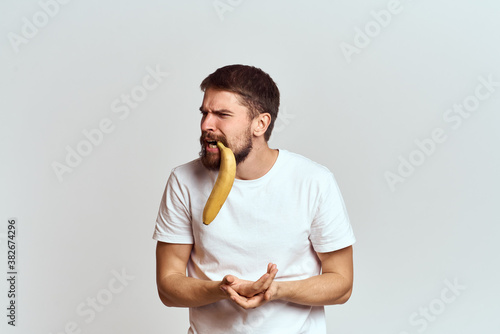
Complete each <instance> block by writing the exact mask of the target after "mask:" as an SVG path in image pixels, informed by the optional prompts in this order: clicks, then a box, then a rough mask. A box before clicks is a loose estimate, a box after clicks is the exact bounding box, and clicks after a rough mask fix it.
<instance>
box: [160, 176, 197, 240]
mask: <svg viewBox="0 0 500 334" xmlns="http://www.w3.org/2000/svg"><path fill="white" fill-rule="evenodd" d="M188 198H189V196H187V191H186V190H184V191H183V189H182V186H181V184H180V182H179V180H178V179H177V177H176V175H175V170H174V171H172V173H171V174H170V177H169V178H168V181H167V185H166V187H165V191H164V193H163V197H162V199H161V203H160V208H159V210H158V217H157V218H156V227H155V231H154V234H153V239H155V240H158V241H162V242H168V243H178V244H192V243H193V240H194V239H193V231H192V227H191V214H190V211H189V209H188V208H189V203H188Z"/></svg>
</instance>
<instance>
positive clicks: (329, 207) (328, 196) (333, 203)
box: [309, 172, 356, 253]
mask: <svg viewBox="0 0 500 334" xmlns="http://www.w3.org/2000/svg"><path fill="white" fill-rule="evenodd" d="M320 189H321V191H320V194H321V195H320V197H319V200H318V207H317V210H316V215H315V217H314V220H313V222H312V226H311V234H310V236H309V237H310V240H311V243H312V245H313V248H314V250H315V251H316V252H318V253H326V252H332V251H336V250H339V249H342V248H345V247H348V246H351V245H352V244H354V243H355V242H356V239H355V237H354V233H353V230H352V226H351V223H350V221H349V216H348V214H347V210H346V207H345V204H344V200H343V198H342V195H341V193H340V189H339V187H338V185H337V182H336V181H335V178H334V177H333V174H332V173H331V172H328V175H327V177H326V178H324V181H323V182H321V186H320Z"/></svg>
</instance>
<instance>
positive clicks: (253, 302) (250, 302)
mask: <svg viewBox="0 0 500 334" xmlns="http://www.w3.org/2000/svg"><path fill="white" fill-rule="evenodd" d="M277 273H278V269H277V267H276V265H275V264H273V263H269V264H268V265H267V273H265V274H264V275H262V276H261V277H260V278H259V279H258V280H257V281H255V282H252V281H246V280H242V279H239V278H238V277H236V276H233V275H226V276H225V277H224V279H223V280H222V282H221V286H220V288H221V289H222V290H223V291H225V292H226V294H227V295H228V297H229V298H230V299H231V300H232V301H234V302H235V303H236V304H238V305H239V306H241V307H243V308H245V309H249V308H256V307H258V306H261V305H263V304H265V303H267V302H268V301H270V300H272V297H273V295H274V294H275V293H276V289H277V285H276V284H275V283H274V278H275V277H276V274H277Z"/></svg>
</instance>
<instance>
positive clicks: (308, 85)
mask: <svg viewBox="0 0 500 334" xmlns="http://www.w3.org/2000/svg"><path fill="white" fill-rule="evenodd" d="M66 2H67V3H66ZM66 2H64V1H62V0H61V2H56V1H55V0H41V1H34V0H29V1H14V0H4V1H2V2H1V3H0V21H1V28H0V37H1V38H0V50H1V53H0V70H1V72H0V73H1V75H0V97H1V98H0V115H1V116H0V136H1V138H0V147H1V160H0V161H1V164H0V177H1V187H0V206H1V207H0V208H1V214H0V218H1V224H0V249H1V252H0V259H1V260H0V261H1V263H2V264H1V265H0V267H1V268H6V266H7V240H8V239H7V224H8V219H9V218H11V217H15V218H17V220H18V233H17V237H18V238H17V253H16V254H17V259H16V260H17V268H18V272H19V273H18V278H17V288H16V292H17V304H16V305H17V309H16V311H17V313H16V315H17V318H16V325H17V326H16V327H12V326H9V325H7V321H8V318H7V317H6V315H7V312H8V311H7V309H6V308H7V303H8V302H9V300H8V298H7V292H8V285H7V281H6V279H2V280H1V281H0V305H2V307H1V309H2V310H3V311H2V314H1V317H0V319H3V320H2V321H1V322H2V323H1V325H0V328H1V332H2V333H23V334H28V333H29V334H31V333H42V334H49V333H52V334H56V333H73V332H74V333H93V334H100V333H131V334H132V333H133V334H135V333H150V334H156V333H157V334H160V333H186V331H187V328H188V311H187V310H186V309H178V308H167V307H165V306H163V304H162V303H161V302H160V300H159V299H158V296H157V292H156V283H155V259H154V250H155V246H156V244H155V241H153V240H152V234H153V229H154V223H155V219H156V215H157V211H158V206H159V202H160V199H161V195H162V192H163V190H164V187H165V183H166V181H167V178H168V176H169V174H170V171H171V169H172V168H173V167H175V166H177V165H179V164H182V163H185V162H187V161H190V160H192V159H194V158H196V157H197V156H198V152H199V142H198V138H199V134H200V130H199V122H200V113H199V110H198V108H199V106H200V105H201V99H202V93H201V91H200V89H199V84H200V82H201V81H202V80H203V78H205V77H206V76H207V75H208V74H209V73H211V72H213V71H214V70H215V69H217V68H218V67H221V66H224V65H228V64H236V63H240V64H249V65H254V66H257V67H259V68H262V69H263V70H264V71H266V72H267V73H269V74H270V75H271V76H272V77H273V78H274V80H275V81H276V83H277V84H278V86H279V88H280V90H281V95H282V99H281V107H280V116H279V118H278V120H277V121H276V130H275V131H274V133H273V135H272V137H271V140H270V146H271V147H272V148H282V149H287V150H290V151H293V152H297V153H300V154H302V155H305V156H306V157H308V158H311V159H312V160H315V161H317V162H319V163H321V164H323V165H325V166H327V167H328V168H329V169H330V170H331V171H332V172H333V173H334V175H335V177H336V179H337V182H338V184H339V186H340V188H341V191H342V194H343V196H344V200H345V203H346V206H347V209H348V212H349V215H350V219H351V223H352V225H353V228H354V232H355V234H356V237H357V243H356V244H355V247H354V256H355V259H354V261H355V282H354V291H353V295H352V297H351V299H350V300H349V302H348V303H347V304H345V305H337V306H328V307H326V313H327V325H328V333H353V334H355V333H356V334H357V333H377V334H379V333H380V334H393V333H394V334H414V333H424V332H425V333H429V334H431V333H439V334H442V333H453V334H463V333H492V332H496V331H497V330H498V329H499V328H500V326H499V325H498V320H497V318H498V313H499V311H500V307H499V306H498V298H497V297H496V295H497V293H496V292H495V291H498V281H499V278H500V270H499V269H498V254H499V251H500V246H498V237H499V232H500V224H499V222H500V221H499V218H500V215H499V213H498V204H499V199H500V198H499V195H498V188H499V186H500V177H499V176H498V170H499V168H500V157H499V153H498V152H499V147H498V146H499V143H500V135H499V132H498V125H499V121H500V113H499V107H500V43H498V32H499V31H500V21H499V14H500V4H499V3H498V2H497V1H480V2H479V1H465V0H458V1H457V0H455V1H451V0H448V1H424V0H419V1H416V0H413V1H411V0H401V1H396V0H383V1H382V0H376V1H346V0H342V1H326V0H325V1H310V2H305V1H263V0H253V1H250V0H220V1H213V0H193V1H158V0H157V1H154V0H145V1H119V2H118V1H116V2H111V1H107V2H105V1H96V0H87V1H81V0H73V1H66ZM151 73H156V74H154V75H152V74H151ZM148 75H149V77H148ZM488 82H489V83H488ZM127 99H128V100H127ZM127 101H128V102H127ZM96 129H98V130H96ZM103 130H105V131H106V132H104V131H103ZM97 131H99V132H97ZM99 133H101V135H99ZM89 138H93V139H92V140H93V143H92V141H91V140H90V139H89ZM78 150H79V151H80V153H81V154H79V157H80V158H78V157H75V154H78V152H79V151H78ZM70 152H73V153H70ZM75 152H76V153H75ZM68 161H69V162H68ZM70 164H71V165H72V166H70ZM63 166H65V167H63ZM278 195H279V194H278ZM242 265H244V264H242ZM5 270H6V269H5ZM5 275H6V271H5ZM117 276H119V277H121V280H120V279H117V278H116V277H117ZM2 277H3V276H2Z"/></svg>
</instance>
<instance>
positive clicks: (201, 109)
mask: <svg viewBox="0 0 500 334" xmlns="http://www.w3.org/2000/svg"><path fill="white" fill-rule="evenodd" d="M200 111H201V112H208V111H206V110H205V109H203V107H200ZM212 112H213V113H225V114H231V115H234V112H232V111H231V110H227V109H218V110H212Z"/></svg>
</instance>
